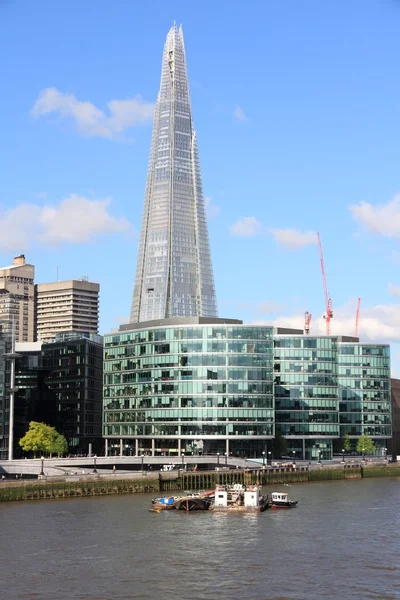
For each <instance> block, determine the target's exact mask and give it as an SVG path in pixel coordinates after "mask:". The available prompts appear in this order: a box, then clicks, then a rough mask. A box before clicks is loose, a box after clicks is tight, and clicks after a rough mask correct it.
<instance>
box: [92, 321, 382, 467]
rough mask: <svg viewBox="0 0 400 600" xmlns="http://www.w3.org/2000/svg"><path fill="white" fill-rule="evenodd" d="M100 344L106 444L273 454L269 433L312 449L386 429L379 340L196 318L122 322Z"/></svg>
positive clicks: (293, 446)
mask: <svg viewBox="0 0 400 600" xmlns="http://www.w3.org/2000/svg"><path fill="white" fill-rule="evenodd" d="M210 321H212V322H210ZM104 346H105V347H104V353H105V354H104V359H105V361H104V436H105V439H106V450H107V453H117V454H121V453H122V454H126V453H129V454H134V455H141V454H151V455H169V456H175V457H177V456H180V455H182V454H193V453H195V454H196V453H199V452H201V453H208V454H217V453H219V454H220V455H221V457H222V456H224V455H227V456H228V455H230V454H233V455H236V456H242V457H255V456H257V457H261V456H262V453H263V452H265V455H266V456H270V457H271V454H272V452H273V446H274V444H273V442H274V438H275V437H276V436H277V435H279V436H283V438H285V440H286V444H287V455H288V456H290V457H294V458H297V459H304V460H317V459H329V458H331V457H332V455H333V453H334V449H335V444H336V445H337V444H338V443H340V441H341V438H343V436H344V435H345V434H346V433H347V434H348V435H349V437H350V439H351V440H352V441H353V442H354V444H355V443H356V440H357V439H358V437H359V436H360V435H362V434H363V433H365V434H367V435H369V436H370V437H372V438H373V439H374V441H375V444H376V446H377V449H378V451H379V449H380V448H381V449H382V450H383V448H384V447H386V445H387V441H388V439H389V438H390V437H391V410H390V357H389V347H388V346H384V345H373V344H360V343H357V342H356V340H355V339H353V338H346V337H334V336H330V337H325V336H321V337H311V336H305V335H302V334H301V332H300V331H299V330H292V331H291V330H285V329H281V328H273V327H266V326H257V325H243V323H241V322H240V321H235V320H227V319H213V320H210V319H201V318H196V319H179V318H175V319H170V320H163V321H159V322H154V321H153V322H148V323H143V324H141V328H140V329H139V328H135V329H133V328H132V326H131V325H125V326H122V327H121V329H120V331H119V332H117V333H113V334H109V335H106V336H105V338H104ZM350 357H351V358H350ZM368 363H369V364H368ZM348 369H350V375H349V371H348ZM268 452H270V453H271V454H270V455H269V454H268Z"/></svg>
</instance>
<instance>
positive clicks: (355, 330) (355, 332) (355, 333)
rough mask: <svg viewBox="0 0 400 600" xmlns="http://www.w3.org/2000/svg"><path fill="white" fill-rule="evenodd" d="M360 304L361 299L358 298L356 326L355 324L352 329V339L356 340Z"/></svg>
mask: <svg viewBox="0 0 400 600" xmlns="http://www.w3.org/2000/svg"><path fill="white" fill-rule="evenodd" d="M360 304H361V298H359V299H358V300H357V311H356V324H355V328H354V337H356V338H358V321H359V318H360Z"/></svg>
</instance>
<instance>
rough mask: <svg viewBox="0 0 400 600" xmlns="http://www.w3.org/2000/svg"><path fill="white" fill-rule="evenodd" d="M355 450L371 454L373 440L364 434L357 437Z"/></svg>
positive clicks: (373, 447)
mask: <svg viewBox="0 0 400 600" xmlns="http://www.w3.org/2000/svg"><path fill="white" fill-rule="evenodd" d="M356 450H357V452H364V454H372V453H373V452H374V451H375V442H374V440H371V438H370V437H368V435H365V434H364V435H362V436H360V437H359V438H358V441H357V448H356Z"/></svg>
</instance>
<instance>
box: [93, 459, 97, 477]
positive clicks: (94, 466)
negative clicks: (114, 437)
mask: <svg viewBox="0 0 400 600" xmlns="http://www.w3.org/2000/svg"><path fill="white" fill-rule="evenodd" d="M96 463H97V454H95V455H94V456H93V473H94V474H96V473H97V464H96Z"/></svg>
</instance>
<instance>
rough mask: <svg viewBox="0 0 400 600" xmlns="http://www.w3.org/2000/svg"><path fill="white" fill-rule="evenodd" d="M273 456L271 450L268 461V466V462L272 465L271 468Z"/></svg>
mask: <svg viewBox="0 0 400 600" xmlns="http://www.w3.org/2000/svg"><path fill="white" fill-rule="evenodd" d="M271 455H272V452H271V450H268V460H267V464H268V461H269V464H270V466H271V465H272V456H271Z"/></svg>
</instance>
